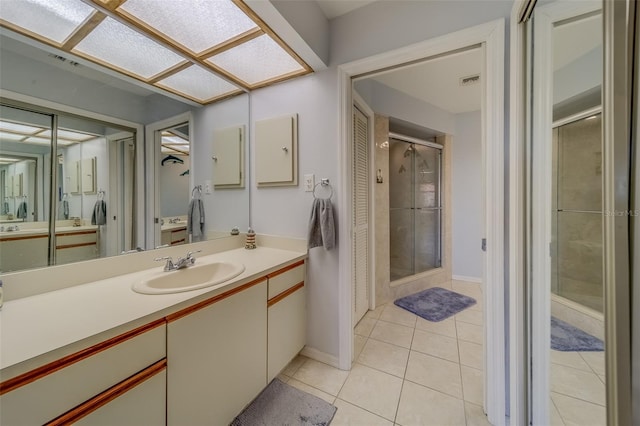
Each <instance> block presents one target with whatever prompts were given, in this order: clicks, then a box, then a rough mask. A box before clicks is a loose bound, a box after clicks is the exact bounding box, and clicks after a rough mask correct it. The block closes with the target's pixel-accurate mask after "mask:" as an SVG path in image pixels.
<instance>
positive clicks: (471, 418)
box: [464, 402, 491, 426]
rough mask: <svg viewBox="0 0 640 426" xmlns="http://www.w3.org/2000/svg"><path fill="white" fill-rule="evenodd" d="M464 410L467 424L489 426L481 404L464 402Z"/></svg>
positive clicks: (470, 425)
mask: <svg viewBox="0 0 640 426" xmlns="http://www.w3.org/2000/svg"><path fill="white" fill-rule="evenodd" d="M464 412H465V414H466V416H467V426H491V423H489V420H487V415H486V414H485V413H484V410H483V409H482V407H481V406H479V405H476V404H472V403H470V402H465V403H464Z"/></svg>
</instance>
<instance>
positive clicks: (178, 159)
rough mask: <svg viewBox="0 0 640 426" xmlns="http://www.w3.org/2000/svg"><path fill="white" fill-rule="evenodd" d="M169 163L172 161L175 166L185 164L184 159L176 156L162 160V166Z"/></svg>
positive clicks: (168, 156)
mask: <svg viewBox="0 0 640 426" xmlns="http://www.w3.org/2000/svg"><path fill="white" fill-rule="evenodd" d="M167 161H170V162H172V163H173V164H175V163H179V164H184V160H183V159H182V158H178V157H176V156H175V155H171V154H169V155H167V156H166V157H164V158H163V159H162V161H161V162H160V165H162V166H164V163H166V162H167Z"/></svg>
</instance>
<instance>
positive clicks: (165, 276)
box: [132, 262, 244, 294]
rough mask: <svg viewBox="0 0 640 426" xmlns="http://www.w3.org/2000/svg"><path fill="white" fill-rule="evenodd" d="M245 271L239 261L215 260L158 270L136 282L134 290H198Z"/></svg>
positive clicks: (165, 292)
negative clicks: (174, 268) (163, 270)
mask: <svg viewBox="0 0 640 426" xmlns="http://www.w3.org/2000/svg"><path fill="white" fill-rule="evenodd" d="M243 272H244V265H243V264H242V263H237V262H213V263H205V264H202V265H195V266H190V267H188V268H184V269H178V270H177V271H170V272H157V273H154V274H153V275H152V276H150V277H148V278H145V279H143V280H140V281H138V282H135V283H134V284H133V286H132V289H133V291H135V292H137V293H142V294H167V293H179V292H182V291H191V290H198V289H200V288H205V287H210V286H213V285H216V284H220V283H223V282H225V281H228V280H230V279H232V278H235V277H237V276H238V275H240V274H241V273H243Z"/></svg>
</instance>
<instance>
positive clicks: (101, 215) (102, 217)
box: [91, 200, 107, 225]
mask: <svg viewBox="0 0 640 426" xmlns="http://www.w3.org/2000/svg"><path fill="white" fill-rule="evenodd" d="M91 224H92V225H106V224H107V203H106V202H105V201H104V200H98V201H96V205H95V206H93V214H92V215H91Z"/></svg>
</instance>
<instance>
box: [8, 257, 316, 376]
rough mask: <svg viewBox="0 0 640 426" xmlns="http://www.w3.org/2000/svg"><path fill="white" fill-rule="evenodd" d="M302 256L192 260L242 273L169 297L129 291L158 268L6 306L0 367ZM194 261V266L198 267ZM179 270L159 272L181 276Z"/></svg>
mask: <svg viewBox="0 0 640 426" xmlns="http://www.w3.org/2000/svg"><path fill="white" fill-rule="evenodd" d="M306 257H307V253H306V252H300V251H289V250H281V249H275V248H270V247H258V248H257V249H255V250H245V249H244V248H240V249H234V250H229V251H224V252H220V253H216V254H212V255H208V256H202V257H200V258H197V261H196V262H199V263H206V262H213V261H224V260H227V261H237V262H242V263H243V264H244V265H245V268H246V269H245V271H244V272H243V273H242V274H240V275H239V276H237V277H236V278H233V279H231V280H229V281H227V282H224V283H222V284H218V285H215V286H212V287H208V288H204V289H200V290H193V291H187V292H182V293H174V294H163V295H146V294H139V293H136V292H134V291H133V290H132V289H131V286H132V285H133V283H134V282H136V281H138V280H140V279H142V278H144V277H148V276H149V274H155V273H158V272H159V271H161V268H162V267H161V266H156V265H154V267H153V268H150V269H147V270H144V271H140V272H134V273H130V274H126V275H121V276H117V277H113V278H108V279H104V280H100V281H95V282H91V283H87V284H82V285H78V286H74V287H69V288H65V289H61V290H56V291H51V292H48V293H42V294H38V295H35V296H30V297H25V298H22V299H17V300H12V301H9V302H6V303H5V304H4V306H3V307H2V310H1V311H0V330H1V331H2V333H1V334H0V369H5V368H7V367H12V366H15V365H17V364H19V363H22V362H25V361H28V360H32V359H33V358H36V357H39V356H41V355H44V354H47V353H49V352H51V351H55V350H57V349H60V348H63V347H65V346H67V345H70V344H74V343H77V342H80V341H82V340H83V339H89V338H90V337H93V336H96V335H98V334H100V333H103V332H106V331H109V330H111V329H114V328H117V327H121V326H124V325H127V324H129V323H135V322H136V321H139V320H141V319H144V320H145V321H149V322H150V321H153V320H155V319H158V318H162V317H164V316H166V315H168V314H170V313H172V312H175V311H178V310H180V309H182V308H185V307H187V306H189V305H191V304H193V303H196V302H198V301H200V300H204V299H207V298H209V297H211V296H214V295H216V294H218V293H222V292H224V291H226V290H229V289H232V288H234V287H237V286H239V285H242V284H244V283H247V282H249V281H251V280H253V279H256V278H258V277H261V276H264V275H266V274H268V273H270V272H273V271H275V270H278V269H280V268H282V267H283V266H286V265H288V264H291V263H294V262H296V261H298V260H301V259H304V258H306ZM197 264H198V263H196V265H197ZM180 272H181V271H180V270H178V271H173V272H161V273H165V274H175V275H176V277H178V276H179V275H180Z"/></svg>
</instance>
